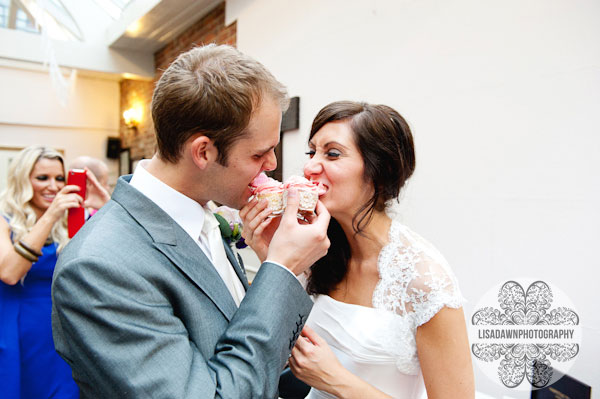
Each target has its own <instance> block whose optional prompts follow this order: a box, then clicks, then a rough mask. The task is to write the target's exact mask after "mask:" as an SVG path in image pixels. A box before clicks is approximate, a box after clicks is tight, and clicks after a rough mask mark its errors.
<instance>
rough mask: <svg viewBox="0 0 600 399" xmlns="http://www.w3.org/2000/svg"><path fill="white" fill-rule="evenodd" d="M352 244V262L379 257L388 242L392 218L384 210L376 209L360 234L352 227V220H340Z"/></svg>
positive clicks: (356, 262) (357, 262) (358, 262)
mask: <svg viewBox="0 0 600 399" xmlns="http://www.w3.org/2000/svg"><path fill="white" fill-rule="evenodd" d="M338 222H339V223H340V225H341V226H342V229H343V230H344V234H345V235H346V238H347V240H348V244H349V245H350V253H351V261H352V262H351V263H353V264H361V263H363V262H362V261H363V260H369V259H371V258H375V259H376V258H377V257H378V256H379V252H380V251H381V248H383V246H384V245H386V244H387V243H388V240H389V239H388V232H389V230H390V225H391V224H392V220H391V219H390V218H389V216H387V215H386V213H385V212H384V211H374V212H373V217H372V218H371V220H370V221H369V223H368V224H367V225H366V226H365V227H364V229H363V230H362V232H361V233H360V234H356V233H355V231H354V229H353V227H352V220H346V221H339V220H338Z"/></svg>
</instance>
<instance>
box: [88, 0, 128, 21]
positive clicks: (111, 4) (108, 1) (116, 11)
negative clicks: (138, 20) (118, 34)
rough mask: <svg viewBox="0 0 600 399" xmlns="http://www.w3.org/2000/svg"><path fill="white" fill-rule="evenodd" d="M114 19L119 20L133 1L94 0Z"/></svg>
mask: <svg viewBox="0 0 600 399" xmlns="http://www.w3.org/2000/svg"><path fill="white" fill-rule="evenodd" d="M94 1H95V2H96V4H98V5H99V6H100V7H102V9H103V10H104V11H106V13H107V14H108V15H110V17H111V18H112V19H115V20H117V19H119V18H120V17H121V13H122V12H123V9H125V7H127V5H128V4H129V3H131V0H94Z"/></svg>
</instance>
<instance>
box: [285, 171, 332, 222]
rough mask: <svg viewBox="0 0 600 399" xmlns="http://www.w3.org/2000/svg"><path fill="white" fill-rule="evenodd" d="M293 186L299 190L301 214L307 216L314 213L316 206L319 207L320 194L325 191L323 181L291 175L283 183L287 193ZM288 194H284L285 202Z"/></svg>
mask: <svg viewBox="0 0 600 399" xmlns="http://www.w3.org/2000/svg"><path fill="white" fill-rule="evenodd" d="M292 187H293V188H295V189H296V190H298V200H299V203H298V214H299V216H302V217H305V216H308V215H313V214H314V213H315V208H316V207H317V201H318V200H319V195H321V194H323V193H324V192H325V190H324V188H323V186H322V185H321V183H317V182H313V181H310V180H308V179H306V178H304V177H302V176H290V177H289V178H288V179H287V180H286V182H285V184H284V185H283V188H284V189H285V190H286V194H287V190H288V189H290V188H292ZM286 194H284V202H285V199H286V198H287V195H286Z"/></svg>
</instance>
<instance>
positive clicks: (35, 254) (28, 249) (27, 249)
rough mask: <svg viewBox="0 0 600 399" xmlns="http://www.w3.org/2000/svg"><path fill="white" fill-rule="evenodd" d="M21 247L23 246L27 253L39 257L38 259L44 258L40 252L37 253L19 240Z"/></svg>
mask: <svg viewBox="0 0 600 399" xmlns="http://www.w3.org/2000/svg"><path fill="white" fill-rule="evenodd" d="M19 245H20V246H22V247H23V249H24V250H26V251H27V252H29V253H30V254H32V255H33V256H37V257H38V258H39V257H40V256H42V253H41V252H40V251H36V250H35V249H33V248H31V247H30V246H29V245H27V244H25V243H24V242H23V240H19Z"/></svg>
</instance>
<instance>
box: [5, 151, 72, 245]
mask: <svg viewBox="0 0 600 399" xmlns="http://www.w3.org/2000/svg"><path fill="white" fill-rule="evenodd" d="M42 158H46V159H56V160H58V161H60V163H61V164H62V165H63V167H62V168H63V173H64V169H65V166H64V165H65V162H64V160H63V157H62V155H61V154H60V153H59V152H57V151H55V150H53V149H52V148H48V147H42V146H31V147H27V148H25V149H24V150H22V151H21V152H19V153H18V154H17V156H16V157H15V158H14V159H13V160H12V162H11V164H10V167H9V168H8V178H7V184H6V189H5V190H4V191H3V192H2V194H0V212H1V213H2V214H3V215H4V216H6V217H7V218H8V219H9V222H8V224H9V226H10V229H11V231H12V234H13V237H12V240H13V242H17V241H19V240H20V239H21V238H22V237H23V236H24V235H25V234H27V232H29V231H30V230H31V229H32V228H33V225H34V224H35V222H36V221H37V217H36V214H35V212H34V210H33V208H32V206H31V204H30V201H31V199H32V198H33V187H32V186H31V180H30V176H31V172H32V170H33V167H34V166H35V164H36V163H37V162H38V161H39V160H40V159H42ZM50 238H52V240H53V241H54V242H56V243H57V244H58V249H59V250H61V249H62V248H63V247H64V246H65V245H66V244H67V242H68V241H69V238H68V236H67V218H66V214H65V216H64V217H62V218H61V219H60V220H59V221H58V222H57V223H55V224H54V226H53V227H52V230H51V232H50Z"/></svg>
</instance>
